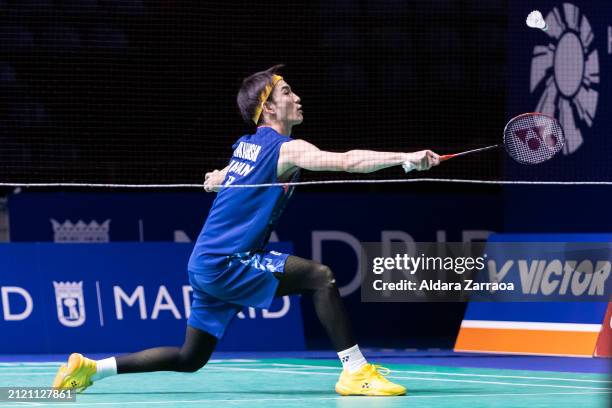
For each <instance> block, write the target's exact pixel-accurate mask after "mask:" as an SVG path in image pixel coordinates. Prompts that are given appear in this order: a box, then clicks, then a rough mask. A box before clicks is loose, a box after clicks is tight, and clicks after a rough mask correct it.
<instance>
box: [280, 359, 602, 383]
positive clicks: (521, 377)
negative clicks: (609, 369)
mask: <svg viewBox="0 0 612 408" xmlns="http://www.w3.org/2000/svg"><path fill="white" fill-rule="evenodd" d="M271 364H272V365H273V366H286V367H296V368H297V367H304V368H324V369H326V370H329V369H333V370H335V369H339V368H337V367H328V366H316V365H308V364H283V363H271ZM391 372H392V373H407V374H432V375H450V376H458V377H493V378H517V379H521V380H554V381H576V382H594V383H606V384H612V380H586V379H574V378H556V377H529V376H521V375H495V374H468V373H445V372H438V371H413V370H402V369H397V370H391Z"/></svg>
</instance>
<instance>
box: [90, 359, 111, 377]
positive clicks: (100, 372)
mask: <svg viewBox="0 0 612 408" xmlns="http://www.w3.org/2000/svg"><path fill="white" fill-rule="evenodd" d="M116 374H117V360H115V357H109V358H105V359H104V360H97V361H96V373H95V374H94V375H93V376H92V377H91V380H92V381H98V380H101V379H103V378H106V377H110V376H111V375H116Z"/></svg>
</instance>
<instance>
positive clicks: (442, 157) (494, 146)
mask: <svg viewBox="0 0 612 408" xmlns="http://www.w3.org/2000/svg"><path fill="white" fill-rule="evenodd" d="M499 146H501V145H491V146H487V147H481V148H479V149H473V150H467V151H465V152H461V153H455V154H445V155H442V156H440V157H439V159H440V162H443V161H447V160H449V159H452V158H453V157H458V156H465V155H467V154H472V153H479V152H484V151H485V150H491V149H496V148H498V147H499Z"/></svg>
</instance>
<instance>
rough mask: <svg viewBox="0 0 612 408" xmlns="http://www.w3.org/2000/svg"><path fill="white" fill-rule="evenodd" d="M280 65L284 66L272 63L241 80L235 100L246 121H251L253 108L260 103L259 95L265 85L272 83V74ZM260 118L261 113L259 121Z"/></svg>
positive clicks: (249, 122)
mask: <svg viewBox="0 0 612 408" xmlns="http://www.w3.org/2000/svg"><path fill="white" fill-rule="evenodd" d="M282 67H284V65H283V64H277V65H274V66H273V67H271V68H268V69H266V70H265V71H260V72H256V73H254V74H253V75H251V76H249V77H247V78H245V79H244V80H243V81H242V86H241V87H240V91H238V96H237V97H236V102H237V103H238V109H239V110H240V115H241V116H242V119H243V120H244V121H245V122H246V123H248V124H252V123H253V115H254V114H255V109H256V108H257V106H258V105H259V104H260V100H259V95H261V92H262V91H263V90H264V89H265V87H266V85H268V84H271V83H272V75H274V74H276V73H277V72H278V71H279V70H280V69H281V68H282ZM262 118H263V114H262V115H261V116H260V117H259V121H261V120H262Z"/></svg>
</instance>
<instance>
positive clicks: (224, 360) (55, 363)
mask: <svg viewBox="0 0 612 408" xmlns="http://www.w3.org/2000/svg"><path fill="white" fill-rule="evenodd" d="M66 355H68V354H66ZM65 362H66V360H61V361H37V362H29V361H28V362H14V363H8V362H2V363H0V368H2V367H19V368H22V366H24V368H25V367H26V366H27V367H35V366H41V367H48V366H54V367H56V366H57V367H59V366H60V365H61V364H63V363H65ZM219 363H260V364H269V363H267V362H262V361H261V360H253V359H247V358H219V359H212V360H208V364H219Z"/></svg>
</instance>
